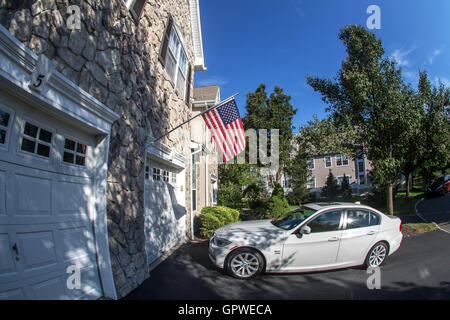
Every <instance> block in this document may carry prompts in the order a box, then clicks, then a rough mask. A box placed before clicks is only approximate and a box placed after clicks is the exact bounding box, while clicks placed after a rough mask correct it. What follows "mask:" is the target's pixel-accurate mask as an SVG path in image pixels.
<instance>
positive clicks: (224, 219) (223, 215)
mask: <svg viewBox="0 0 450 320" xmlns="http://www.w3.org/2000/svg"><path fill="white" fill-rule="evenodd" d="M199 221H200V235H201V236H203V237H208V238H209V237H211V236H212V234H213V233H214V231H215V230H217V229H219V228H220V227H223V226H225V225H227V224H230V223H234V222H238V221H239V211H238V210H236V209H231V208H227V207H222V206H217V207H204V208H203V209H202V211H201V213H200V217H199Z"/></svg>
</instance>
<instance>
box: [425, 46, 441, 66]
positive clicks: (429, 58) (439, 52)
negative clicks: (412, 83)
mask: <svg viewBox="0 0 450 320" xmlns="http://www.w3.org/2000/svg"><path fill="white" fill-rule="evenodd" d="M441 53H442V50H441V49H436V50H434V51H433V52H432V53H431V54H430V55H429V56H428V62H429V63H430V64H433V62H434V59H435V58H436V57H437V56H439V55H440V54H441Z"/></svg>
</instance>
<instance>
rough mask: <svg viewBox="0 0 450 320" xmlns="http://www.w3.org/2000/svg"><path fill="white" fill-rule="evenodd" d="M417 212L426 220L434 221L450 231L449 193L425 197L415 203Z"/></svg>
mask: <svg viewBox="0 0 450 320" xmlns="http://www.w3.org/2000/svg"><path fill="white" fill-rule="evenodd" d="M417 212H418V214H419V215H420V216H421V217H422V218H423V219H425V220H426V221H428V222H436V223H437V224H438V225H439V227H440V228H441V229H442V230H444V231H446V232H448V233H450V193H447V194H445V195H444V196H440V197H433V198H426V199H424V200H423V201H421V202H419V204H418V205H417Z"/></svg>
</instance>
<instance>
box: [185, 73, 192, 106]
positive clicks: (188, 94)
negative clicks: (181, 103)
mask: <svg viewBox="0 0 450 320" xmlns="http://www.w3.org/2000/svg"><path fill="white" fill-rule="evenodd" d="M191 76H192V67H191V65H189V70H188V74H187V83H186V103H187V105H188V107H189V108H190V107H191V104H190V103H191Z"/></svg>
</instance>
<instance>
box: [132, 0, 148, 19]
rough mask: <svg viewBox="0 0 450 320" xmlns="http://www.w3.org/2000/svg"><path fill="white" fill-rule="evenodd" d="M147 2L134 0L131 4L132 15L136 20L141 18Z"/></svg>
mask: <svg viewBox="0 0 450 320" xmlns="http://www.w3.org/2000/svg"><path fill="white" fill-rule="evenodd" d="M145 2H146V0H134V2H133V4H132V5H131V6H130V12H131V15H132V16H133V18H134V19H135V20H139V18H140V17H141V15H142V12H144V6H145Z"/></svg>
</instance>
